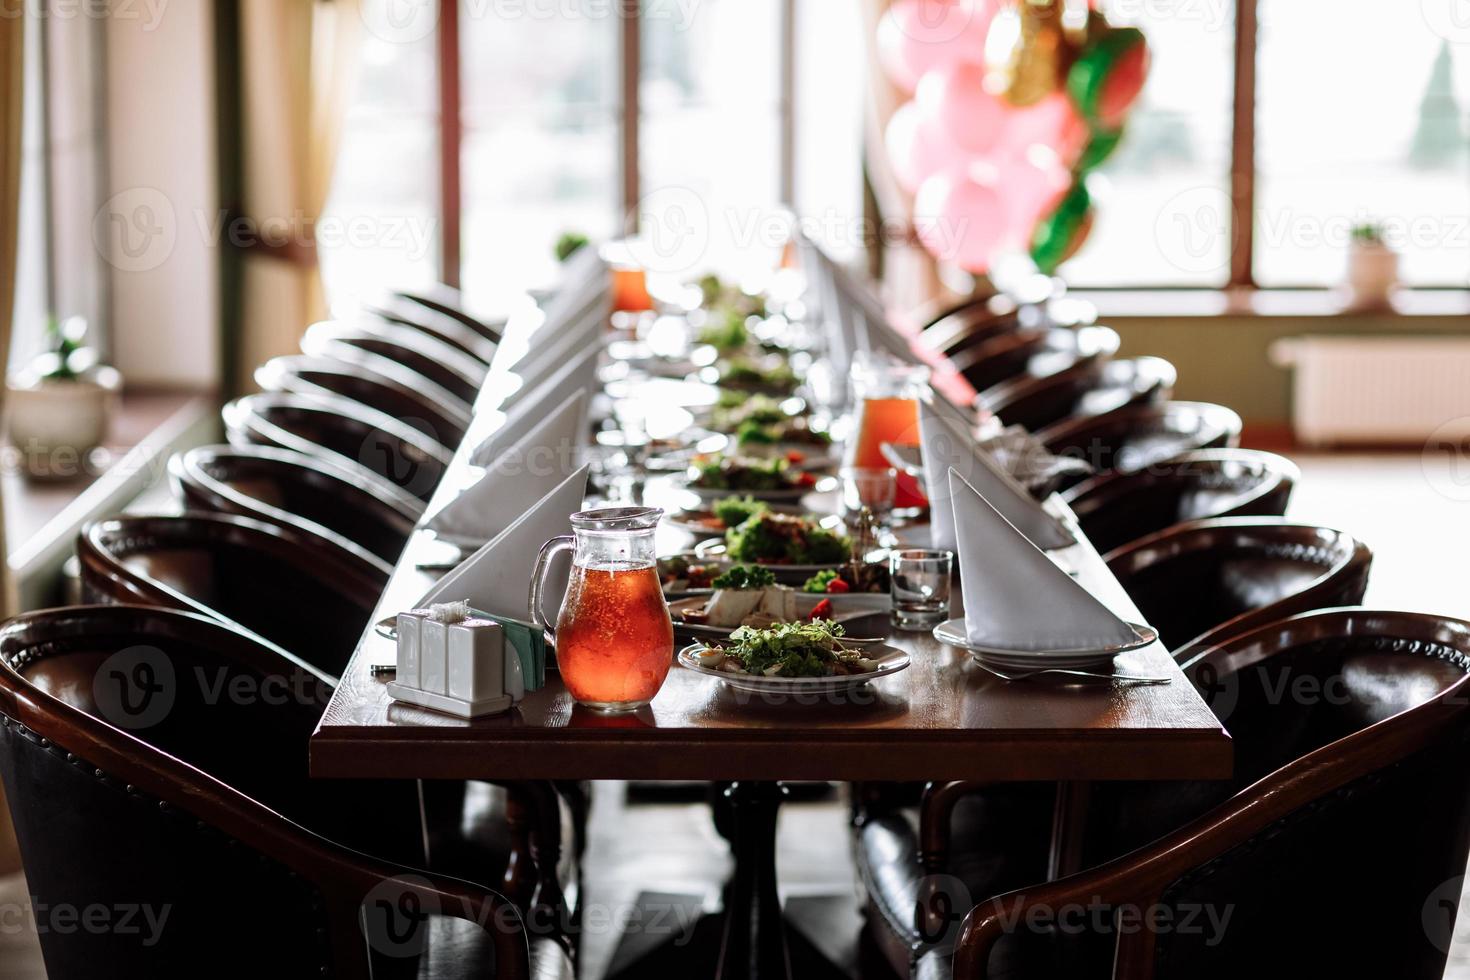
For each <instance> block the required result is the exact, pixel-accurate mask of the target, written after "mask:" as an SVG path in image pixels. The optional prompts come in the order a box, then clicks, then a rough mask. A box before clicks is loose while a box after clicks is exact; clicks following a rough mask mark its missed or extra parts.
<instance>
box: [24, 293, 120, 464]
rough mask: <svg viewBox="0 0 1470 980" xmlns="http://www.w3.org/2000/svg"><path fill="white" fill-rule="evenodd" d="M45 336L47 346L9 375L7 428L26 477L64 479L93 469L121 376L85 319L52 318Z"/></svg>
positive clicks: (104, 437)
mask: <svg viewBox="0 0 1470 980" xmlns="http://www.w3.org/2000/svg"><path fill="white" fill-rule="evenodd" d="M47 337H48V340H49V349H48V350H47V351H46V352H45V353H44V354H40V355H38V356H37V357H36V358H35V359H34V360H32V361H31V363H30V364H29V365H27V366H26V367H25V368H23V369H22V370H20V371H17V372H15V373H14V374H12V375H11V376H10V379H9V384H8V385H7V391H6V406H5V415H6V428H7V430H8V433H9V436H10V443H11V445H13V446H14V447H15V448H16V449H17V450H19V451H20V457H21V461H22V463H23V464H24V466H25V472H26V474H27V475H28V476H30V477H32V478H33V479H39V480H65V479H71V478H74V477H77V476H80V475H83V474H87V473H90V472H91V467H90V461H91V455H92V452H93V450H95V449H96V448H97V447H98V446H100V445H102V442H103V440H104V439H106V438H107V426H108V422H109V421H110V419H111V416H112V411H113V406H114V404H115V402H116V400H117V392H118V389H119V388H120V387H121V384H122V377H121V375H119V374H118V373H117V371H116V370H115V369H113V368H110V367H107V366H105V365H103V364H102V363H101V362H100V359H99V358H98V355H97V351H96V349H95V348H93V347H89V346H88V345H87V321H86V320H84V319H82V318H81V317H71V318H69V319H67V320H64V321H62V322H60V323H58V322H57V321H56V320H55V319H54V318H53V319H52V320H51V322H50V323H48V324H47Z"/></svg>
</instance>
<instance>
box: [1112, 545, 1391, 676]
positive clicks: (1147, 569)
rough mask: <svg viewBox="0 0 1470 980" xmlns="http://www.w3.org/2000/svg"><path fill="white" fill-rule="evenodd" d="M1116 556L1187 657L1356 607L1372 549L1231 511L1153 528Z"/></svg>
mask: <svg viewBox="0 0 1470 980" xmlns="http://www.w3.org/2000/svg"><path fill="white" fill-rule="evenodd" d="M1107 562H1108V568H1109V569H1111V570H1112V572H1113V574H1114V575H1115V576H1116V577H1117V578H1118V581H1119V582H1120V583H1121V584H1122V585H1123V588H1124V589H1125V590H1126V591H1127V593H1128V595H1129V596H1130V597H1132V599H1133V601H1134V602H1135V603H1136V604H1137V605H1138V608H1139V611H1140V612H1141V613H1143V616H1144V619H1145V620H1146V621H1147V622H1148V623H1149V624H1150V625H1152V626H1153V627H1154V628H1155V629H1157V630H1158V631H1159V634H1160V638H1161V639H1162V640H1163V642H1164V644H1165V645H1166V646H1168V647H1169V648H1170V649H1171V650H1174V651H1175V653H1176V655H1178V656H1180V657H1182V658H1186V659H1187V657H1189V656H1191V655H1192V654H1193V653H1197V652H1198V651H1199V650H1201V649H1203V648H1205V647H1207V646H1210V645H1212V644H1214V643H1216V642H1219V640H1220V639H1222V638H1223V637H1226V636H1229V635H1231V634H1234V633H1238V632H1240V631H1242V630H1245V629H1249V628H1251V627H1254V626H1258V625H1260V624H1262V623H1268V622H1271V621H1272V620H1276V619H1282V618H1284V617H1286V616H1292V615H1295V614H1297V613H1302V612H1309V611H1311V610H1313V609H1323V608H1327V607H1329V606H1351V605H1357V604H1358V603H1359V602H1362V601H1363V592H1364V590H1365V589H1366V588H1367V586H1368V570H1369V566H1370V565H1371V564H1372V562H1373V553H1372V552H1371V551H1370V550H1369V549H1368V546H1367V545H1365V544H1363V543H1362V542H1361V541H1358V540H1356V539H1355V538H1353V537H1352V536H1350V535H1347V534H1344V533H1343V532H1341V531H1334V530H1332V529H1330V528H1325V527H1315V526H1313V525H1310V524H1297V523H1293V522H1291V521H1286V520H1283V519H1281V518H1260V517H1223V518H1216V519H1213V520H1205V521H1190V522H1188V523H1185V524H1177V525H1175V526H1174V527H1171V528H1168V529H1166V530H1163V531H1159V532H1157V533H1155V534H1150V535H1148V536H1146V537H1143V538H1140V539H1138V540H1137V541H1134V542H1133V543H1132V544H1128V545H1125V546H1123V547H1122V548H1119V549H1118V550H1116V551H1114V552H1112V553H1111V554H1110V555H1108V556H1107Z"/></svg>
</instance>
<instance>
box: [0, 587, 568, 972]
mask: <svg viewBox="0 0 1470 980" xmlns="http://www.w3.org/2000/svg"><path fill="white" fill-rule="evenodd" d="M329 691H330V688H329V686H328V684H327V682H326V680H325V678H323V677H321V676H320V675H318V674H316V673H314V672H312V671H310V670H309V669H306V668H303V667H301V665H299V664H297V663H294V662H291V661H287V660H283V659H281V658H280V657H279V656H278V655H277V654H276V652H275V651H274V650H273V649H271V648H269V647H264V646H261V645H259V644H257V643H255V642H253V641H252V640H251V639H250V638H248V637H246V636H244V635H242V634H240V633H239V632H237V631H235V630H232V629H230V628H229V627H227V626H224V625H222V624H219V623H217V622H215V621H212V620H209V619H206V618H204V617H201V616H196V615H192V614H189V613H182V612H176V611H171V610H164V609H155V608H142V607H129V606H112V607H79V608H72V609H62V610H51V611H44V612H39V613H32V614H28V615H26V616H22V617H20V618H18V619H15V620H12V621H11V622H10V623H8V624H7V625H6V626H5V627H4V629H3V630H0V763H3V764H0V773H3V776H4V782H5V791H6V797H7V799H8V801H9V804H10V808H11V814H12V817H13V818H14V822H15V827H16V831H17V836H18V838H19V841H20V845H21V852H22V858H23V860H24V862H25V867H26V883H27V886H28V887H29V890H30V894H31V895H32V896H33V900H34V901H35V902H37V903H38V904H42V905H44V906H45V907H48V908H53V909H58V908H68V907H69V908H72V909H77V910H86V909H93V908H103V909H107V910H109V911H111V913H112V914H113V915H117V916H122V915H124V914H127V915H128V921H127V922H126V923H125V922H124V921H123V920H122V919H120V918H119V919H116V920H113V921H110V922H109V923H108V924H109V925H112V926H115V928H93V927H88V928H78V929H76V930H66V931H65V933H64V934H63V932H62V931H61V930H43V931H42V933H41V937H40V939H41V945H42V952H43V955H44V958H45V963H46V971H47V975H48V976H49V977H51V978H52V980H82V978H85V980H103V978H113V977H115V978H118V980H133V978H137V977H184V976H200V975H208V976H219V977H240V978H247V977H248V978H259V977H306V976H312V977H318V976H342V977H366V976H369V975H371V976H375V977H406V976H414V977H421V978H459V977H500V978H518V980H523V978H527V977H530V976H533V975H534V976H536V977H546V978H565V980H570V978H571V977H572V976H573V975H574V974H573V970H572V963H571V959H570V956H569V955H568V949H567V945H566V944H565V941H564V940H563V939H562V937H561V936H560V935H558V932H557V929H556V926H557V920H555V919H550V918H547V917H545V916H540V915H536V916H533V918H532V921H533V922H536V923H538V925H539V928H540V929H541V930H543V934H542V935H538V936H535V937H533V936H530V935H529V934H528V931H527V928H526V926H525V923H524V919H523V913H522V909H521V907H519V906H518V905H517V903H516V902H515V901H513V900H512V899H511V898H508V897H507V896H505V895H502V894H500V893H497V892H495V891H492V890H490V889H489V888H487V887H485V886H484V884H483V883H481V884H473V883H471V882H469V881H465V880H462V879H456V878H448V877H445V876H443V875H441V874H438V873H435V872H432V871H428V870H423V869H424V863H423V860H422V837H421V835H420V833H419V831H418V798H417V792H416V790H415V786H414V784H413V783H411V782H404V783H391V782H381V781H361V782H359V781H329V780H314V779H311V778H309V777H308V773H307V753H306V743H307V739H308V737H309V736H310V734H311V732H312V730H313V728H314V727H315V725H316V722H317V719H318V718H319V716H320V713H321V710H322V705H323V704H324V702H325V699H326V697H327V696H328V693H329ZM220 692H226V693H224V694H223V695H221V693H220ZM129 910H131V911H129ZM125 926H126V927H125Z"/></svg>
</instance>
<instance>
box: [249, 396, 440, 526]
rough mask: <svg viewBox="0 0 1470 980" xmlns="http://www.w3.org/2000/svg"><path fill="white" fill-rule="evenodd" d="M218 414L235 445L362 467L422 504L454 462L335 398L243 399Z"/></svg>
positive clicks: (416, 436) (427, 441)
mask: <svg viewBox="0 0 1470 980" xmlns="http://www.w3.org/2000/svg"><path fill="white" fill-rule="evenodd" d="M221 414H222V415H223V417H224V421H225V431H226V433H227V434H228V436H229V440H230V442H231V443H233V444H235V445H260V446H275V447H277V448H279V449H291V450H295V451H296V452H299V453H305V454H306V455H308V456H323V457H325V458H326V459H328V460H330V461H331V462H333V463H336V464H337V465H338V466H348V467H351V466H354V465H356V466H362V467H365V468H366V469H368V470H370V471H372V472H373V473H375V474H377V475H378V476H379V477H381V478H382V479H383V480H385V481H386V482H387V483H388V484H391V485H392V486H394V487H397V488H398V490H399V491H400V492H401V494H402V495H404V496H406V497H407V498H408V499H410V500H412V499H415V498H417V499H418V500H419V501H420V502H422V503H428V501H429V498H430V497H432V496H433V495H434V489H435V488H436V487H437V486H438V485H439V481H440V480H441V479H443V477H444V472H445V470H447V469H448V468H449V461H450V459H451V458H452V456H453V454H452V453H451V452H449V450H448V449H446V448H445V447H444V446H443V445H441V444H440V443H439V441H438V440H437V439H434V438H432V437H430V436H427V435H425V434H424V433H422V432H420V431H418V430H417V429H415V428H413V427H412V426H409V425H407V424H405V423H403V422H400V421H398V420H397V419H395V418H393V417H392V416H391V415H387V414H385V413H383V412H379V411H377V410H376V409H372V408H369V407H367V406H366V405H363V404H362V403H360V402H355V401H352V400H350V399H346V398H342V397H340V396H335V395H330V396H329V395H320V396H318V395H310V396H308V395H293V394H285V393H279V392H267V393H265V394H260V395H247V396H246V397H244V398H241V399H238V400H236V401H233V402H230V403H229V404H228V405H226V406H225V407H224V410H223V412H222V413H221Z"/></svg>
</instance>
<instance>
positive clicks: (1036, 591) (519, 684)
mask: <svg viewBox="0 0 1470 980" xmlns="http://www.w3.org/2000/svg"><path fill="white" fill-rule="evenodd" d="M817 255H818V256H819V259H818V261H819V262H820V261H826V262H828V263H829V264H830V260H826V259H825V256H822V255H821V253H820V252H818V253H817ZM568 274H569V277H570V279H571V281H570V282H569V285H568V286H567V287H566V288H565V289H563V290H562V291H561V292H560V293H559V294H558V295H556V296H554V297H552V298H551V299H550V300H549V301H548V302H547V304H546V309H545V311H544V312H543V311H542V310H540V309H538V308H535V307H534V306H528V308H527V309H525V310H523V311H521V312H520V313H517V314H513V315H512V316H511V317H510V319H509V320H508V322H507V325H506V335H505V339H504V340H503V341H502V343H501V344H500V347H499V349H498V350H497V353H496V357H495V361H494V362H493V363H492V364H491V367H490V371H489V374H488V376H487V378H486V381H485V383H484V387H483V389H482V391H481V394H480V397H479V399H478V400H477V402H476V406H475V418H474V422H473V424H472V425H471V427H470V429H469V431H468V433H467V435H466V437H465V441H464V443H463V444H462V445H461V446H460V448H459V450H458V452H457V453H456V456H455V461H454V463H453V464H452V465H451V466H450V468H449V471H448V473H447V475H446V476H445V478H444V481H443V483H442V484H441V485H440V487H439V488H438V491H437V492H436V493H435V495H434V498H433V500H432V501H431V503H430V506H429V509H428V512H427V514H426V516H425V517H424V519H423V520H422V522H421V524H420V527H419V529H418V530H417V531H416V534H415V539H416V541H417V542H418V546H416V547H414V548H411V549H410V550H409V552H406V554H408V555H411V556H412V557H411V559H405V560H406V561H411V562H412V567H413V571H414V572H415V573H416V575H417V578H416V580H415V581H417V582H420V583H432V584H427V585H426V587H423V588H422V590H421V591H420V593H419V595H418V598H417V599H416V601H413V602H412V603H410V604H407V605H405V606H404V607H403V608H401V609H397V610H396V611H390V612H389V614H388V615H385V616H383V617H382V618H381V619H379V620H378V621H377V622H376V623H375V626H374V632H375V633H376V634H377V635H378V636H379V637H380V638H381V639H384V640H389V641H391V642H392V644H393V646H392V651H393V654H394V656H393V659H392V660H391V662H390V661H389V660H387V658H385V657H382V656H381V655H380V656H379V657H377V658H375V659H374V661H373V663H372V665H371V668H372V669H371V673H372V674H373V675H374V676H375V677H378V678H380V679H382V680H383V681H385V682H386V683H387V689H388V692H389V694H390V696H391V697H392V698H393V699H394V700H397V701H400V702H404V703H408V704H412V705H416V706H419V707H423V708H428V709H431V710H433V711H436V712H441V713H444V714H448V715H452V716H456V717H460V718H476V717H481V716H488V715H497V714H505V713H507V712H512V711H514V709H515V706H516V705H517V704H518V703H519V702H520V701H521V700H522V699H523V698H524V697H525V696H526V695H527V693H528V692H535V691H538V690H541V689H542V688H543V687H544V686H545V685H546V684H547V683H548V676H551V677H553V678H555V681H556V683H559V684H560V685H563V686H564V688H565V691H566V694H567V696H568V697H569V698H570V699H571V700H572V701H573V702H574V703H575V704H577V705H580V706H582V707H583V708H585V709H587V710H590V711H592V712H595V713H599V714H604V715H627V714H631V713H636V712H638V711H639V710H640V709H643V708H644V707H645V706H647V705H649V704H650V703H651V702H653V701H655V699H656V698H657V697H658V695H659V692H660V690H661V689H662V688H663V686H664V684H665V682H666V679H667V677H668V675H669V674H670V672H671V671H680V670H681V671H687V672H690V673H692V674H697V675H700V676H703V677H705V678H707V679H708V680H707V683H709V684H714V685H724V686H727V687H729V688H730V689H732V690H736V691H743V692H746V693H748V694H790V693H802V694H815V695H833V694H838V695H840V694H841V693H843V692H851V691H854V690H857V689H861V688H863V687H864V686H865V685H869V684H874V683H877V682H881V681H883V680H884V679H885V678H888V677H890V676H892V675H895V674H899V673H900V672H903V671H906V670H937V669H940V668H941V666H943V663H942V662H941V658H936V657H935V656H934V655H933V653H932V647H931V648H927V649H921V648H919V647H918V646H916V644H915V642H913V641H912V640H911V639H910V638H911V637H914V636H916V635H921V634H927V635H930V636H932V637H933V639H934V640H936V641H938V643H939V644H942V645H943V647H946V648H951V649H953V650H959V651H963V652H964V653H965V654H967V655H968V663H969V665H970V669H972V670H974V671H979V672H983V676H984V677H986V678H988V679H989V680H990V681H992V682H997V683H1003V684H1025V683H1028V682H1029V683H1035V684H1046V685H1047V686H1048V687H1051V688H1058V689H1064V688H1069V687H1076V688H1086V687H1092V686H1098V685H1108V686H1113V687H1117V688H1128V687H1132V686H1138V685H1142V686H1147V685H1156V684H1168V683H1169V682H1170V681H1171V677H1170V676H1169V675H1168V674H1167V673H1160V672H1158V671H1154V672H1149V671H1146V670H1140V669H1135V667H1134V665H1132V664H1131V663H1130V662H1129V661H1127V660H1126V659H1119V658H1122V657H1124V656H1125V655H1126V654H1127V653H1129V652H1130V651H1134V650H1138V649H1140V648H1143V647H1147V646H1148V645H1150V644H1152V643H1154V642H1155V641H1156V639H1157V633H1156V632H1155V631H1154V630H1153V629H1152V628H1151V627H1149V626H1148V625H1147V624H1146V623H1143V622H1140V621H1138V620H1139V619H1140V617H1139V616H1138V615H1137V612H1136V610H1134V609H1133V608H1132V606H1131V604H1130V603H1129V601H1128V599H1127V597H1126V595H1125V594H1124V593H1123V592H1122V590H1121V588H1117V587H1116V583H1115V582H1114V583H1111V588H1110V587H1109V576H1108V575H1107V574H1106V573H1105V570H1104V573H1103V574H1102V575H1101V576H1099V575H1097V574H1093V575H1091V576H1089V580H1088V581H1086V582H1084V581H1082V580H1081V576H1080V575H1079V569H1078V567H1077V565H1076V562H1077V560H1078V559H1077V553H1078V552H1079V551H1080V552H1085V553H1087V554H1091V556H1092V559H1093V561H1094V563H1096V564H1100V563H1097V562H1096V555H1095V553H1093V552H1089V551H1088V549H1086V547H1085V543H1083V542H1081V541H1080V532H1079V531H1078V529H1077V526H1076V523H1075V521H1073V520H1071V519H1070V517H1069V512H1068V511H1067V509H1066V507H1065V505H1062V504H1061V503H1060V502H1059V500H1058V499H1057V498H1056V497H1055V496H1053V495H1050V493H1049V492H1050V490H1051V489H1053V488H1054V487H1055V485H1056V482H1057V480H1058V479H1060V478H1062V477H1064V476H1067V475H1070V474H1074V473H1076V472H1077V471H1078V470H1079V469H1082V470H1085V469H1086V464H1084V463H1081V462H1080V461H1078V460H1074V459H1062V458H1059V457H1054V456H1051V455H1050V454H1048V453H1047V452H1046V450H1045V449H1044V448H1041V447H1040V444H1039V443H1036V442H1035V440H1032V439H1031V438H1030V437H1029V436H1028V435H1027V434H1026V433H1025V432H1024V431H1021V430H1017V429H1012V430H1006V429H1004V428H1003V427H1001V426H1000V424H999V423H998V421H997V420H995V419H994V418H989V417H986V416H985V414H984V413H983V411H982V412H980V413H979V414H977V413H976V412H974V411H972V410H971V409H969V408H964V407H961V406H960V405H959V404H956V402H955V401H954V400H952V398H951V396H950V395H947V394H945V389H946V388H947V387H948V385H949V383H950V382H951V381H952V379H945V378H943V377H941V375H942V372H939V371H937V370H936V368H935V367H934V366H933V365H931V364H928V363H925V359H924V358H922V357H921V356H919V355H917V354H915V353H914V349H913V345H912V344H910V343H909V340H908V338H906V337H904V336H902V335H901V334H899V333H898V332H897V331H896V330H895V329H894V328H893V327H891V326H890V325H888V324H887V323H886V321H884V320H882V319H875V318H873V317H872V316H871V315H869V314H865V309H866V307H867V306H869V305H871V304H873V303H875V302H876V300H875V299H874V298H873V297H871V296H869V295H866V290H864V289H863V288H862V287H860V286H859V285H858V284H856V283H854V282H852V281H850V280H848V281H843V282H840V283H838V282H837V281H836V280H832V279H831V278H830V277H828V282H829V287H828V288H827V289H825V290H822V289H816V290H812V289H808V296H807V299H806V301H807V302H808V303H811V304H819V303H823V302H826V303H829V304H835V305H836V309H835V311H834V312H835V315H832V316H830V317H822V318H821V320H820V322H822V323H824V324H826V325H827V326H826V328H825V329H824V330H805V331H803V330H800V329H795V328H794V327H793V323H792V321H791V320H790V319H788V317H792V318H794V317H796V316H799V315H800V310H801V307H800V303H801V299H800V296H801V294H800V293H796V294H794V295H793V294H792V293H791V292H790V290H789V283H788V284H786V286H784V287H783V286H778V285H773V286H772V287H771V288H770V289H768V291H766V292H764V293H760V294H751V293H748V292H744V291H742V290H738V289H732V288H731V287H729V286H728V285H726V284H723V283H720V282H719V281H718V280H714V281H713V282H710V281H709V277H707V279H706V280H704V281H701V282H700V283H699V284H698V286H697V288H690V289H688V290H686V291H685V293H684V295H685V296H686V297H687V296H697V297H698V301H697V302H696V303H695V304H694V305H692V306H690V305H688V301H687V299H686V300H685V305H683V306H680V305H679V304H678V303H674V302H671V303H666V304H664V305H663V307H662V308H661V309H656V310H653V311H649V312H645V313H642V314H640V315H637V316H629V315H628V314H626V313H620V314H611V315H610V313H609V296H608V294H607V292H606V290H605V288H599V287H598V286H597V285H596V284H595V283H596V281H597V280H598V278H599V275H598V272H597V269H596V267H595V266H594V265H591V264H585V265H583V266H581V267H580V270H577V269H569V270H568ZM579 276H580V280H579ZM814 278H816V279H818V280H822V279H823V277H822V276H815V277H814ZM808 315H809V316H810V315H811V314H808ZM773 322H774V328H773V326H772V324H773ZM681 331H682V342H681V341H680V339H679V338H680V336H681ZM650 338H656V339H657V343H654V342H653V340H652V339H650ZM671 338H672V339H671ZM650 351H661V352H662V353H661V354H655V353H650ZM618 352H622V353H625V354H629V356H630V357H632V356H633V355H634V354H636V357H635V358H634V360H632V361H620V360H619V359H618V358H617V357H616V356H615V355H616V354H617V353H618ZM630 352H631V353H630ZM660 359H662V360H664V361H666V362H668V363H669V364H680V365H687V366H689V367H691V368H692V369H693V370H692V371H691V372H690V373H689V374H688V376H687V377H685V378H683V379H682V381H679V382H678V385H679V386H678V387H675V388H669V387H667V386H666V384H667V383H668V382H671V381H672V380H673V379H671V378H670V376H669V375H670V373H671V370H668V369H664V368H660V367H658V366H657V365H656V364H653V363H652V362H654V361H658V360H660ZM1084 560H1085V555H1084ZM1099 579H1101V580H1102V581H1101V582H1099ZM1100 593H1101V594H1100ZM396 594H399V595H403V594H406V593H404V592H402V590H396ZM955 600H958V602H956V601H955ZM959 610H962V612H960V611H959ZM795 710H799V709H795Z"/></svg>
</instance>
